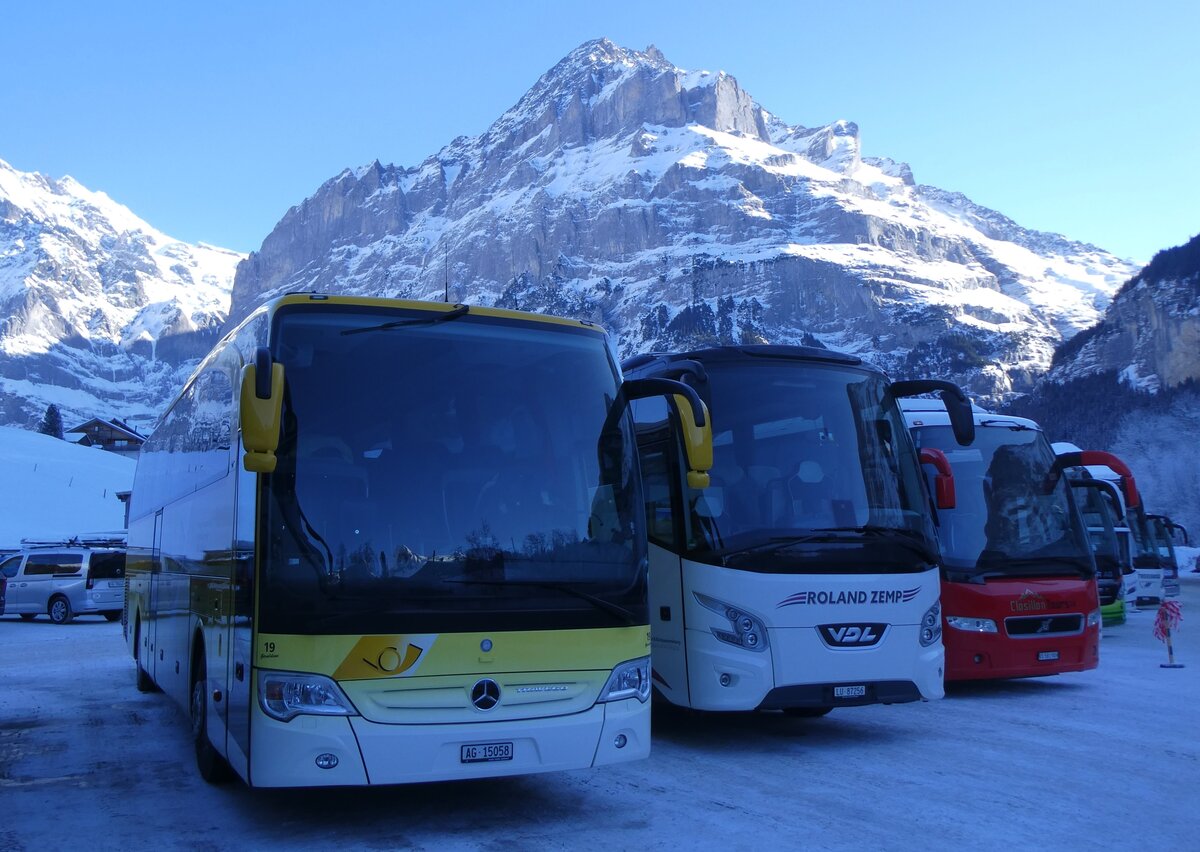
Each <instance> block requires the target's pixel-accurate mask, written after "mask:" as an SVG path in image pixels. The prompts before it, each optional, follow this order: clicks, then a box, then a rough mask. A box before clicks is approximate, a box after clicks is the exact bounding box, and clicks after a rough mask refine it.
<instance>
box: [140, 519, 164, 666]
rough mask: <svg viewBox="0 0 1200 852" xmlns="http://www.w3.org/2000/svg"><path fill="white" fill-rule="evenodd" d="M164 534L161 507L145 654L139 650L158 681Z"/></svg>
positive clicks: (156, 524)
mask: <svg viewBox="0 0 1200 852" xmlns="http://www.w3.org/2000/svg"><path fill="white" fill-rule="evenodd" d="M162 534H163V510H162V509H159V510H158V511H157V512H155V513H154V536H153V538H152V539H151V541H152V542H153V543H152V545H151V550H150V588H149V590H148V601H147V606H146V612H145V613H144V616H145V623H143V624H142V630H143V631H145V634H146V635H145V639H144V640H143V642H144V644H143V646H142V647H143V649H144V651H145V653H144V654H142V652H140V651H139V655H140V656H143V657H144V666H143V667H144V668H145V669H146V673H147V674H149V675H150V677H151V678H153V679H154V680H155V681H156V682H157V681H158V676H157V672H156V669H157V664H158V642H157V641H156V639H157V636H156V633H157V626H156V625H157V624H158V609H159V607H160V606H161V605H162V602H161V600H160V598H161V596H162V589H161V584H162Z"/></svg>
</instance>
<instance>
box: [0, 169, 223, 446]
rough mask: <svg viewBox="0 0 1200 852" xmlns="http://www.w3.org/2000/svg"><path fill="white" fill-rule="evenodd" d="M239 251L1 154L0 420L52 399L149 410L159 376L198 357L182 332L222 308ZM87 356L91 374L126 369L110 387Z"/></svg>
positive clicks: (69, 412)
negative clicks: (23, 168)
mask: <svg viewBox="0 0 1200 852" xmlns="http://www.w3.org/2000/svg"><path fill="white" fill-rule="evenodd" d="M241 257H242V256H241V255H239V254H237V253H235V252H231V251H228V250H225V249H221V248H217V247H214V246H210V245H197V246H193V245H189V244H187V243H183V242H181V241H179V240H175V239H172V238H171V237H169V236H167V235H166V234H163V233H162V232H161V231H159V230H158V229H156V228H154V227H153V226H151V225H149V224H148V223H146V222H145V221H143V220H141V219H140V218H138V217H137V216H136V215H135V214H134V213H133V212H132V211H130V210H129V208H127V207H125V206H124V205H122V204H119V203H118V202H116V201H114V200H113V199H111V198H110V197H109V196H108V195H106V194H105V193H103V192H94V191H92V190H89V189H87V188H86V187H84V186H83V185H82V184H80V183H79V182H78V181H76V180H75V179H74V178H71V177H65V178H62V179H60V180H54V179H52V178H48V177H46V176H44V175H40V174H37V173H25V172H20V171H18V170H17V169H15V168H13V167H12V166H11V165H9V164H8V163H6V162H4V161H2V160H0V307H2V308H3V310H4V313H5V315H6V316H7V317H8V319H7V320H6V321H5V322H4V324H3V325H2V326H0V391H3V402H2V407H0V422H17V423H28V422H29V421H30V420H31V419H34V418H36V417H38V416H40V414H41V412H42V411H44V409H45V405H47V404H49V402H51V401H54V402H64V403H65V410H64V414H65V415H66V416H67V417H72V416H78V417H85V416H92V415H96V414H103V415H112V414H118V415H122V416H126V417H137V416H138V415H141V416H142V417H144V418H149V417H152V416H153V415H154V414H155V413H156V411H157V408H158V406H160V405H161V402H162V399H161V395H162V394H163V392H164V388H162V387H161V386H160V383H161V382H163V381H175V380H176V379H175V378H171V379H167V378H166V376H168V375H170V376H174V372H175V370H176V369H177V368H180V366H181V364H182V362H183V361H186V360H187V359H188V358H192V359H194V358H195V357H197V356H198V355H199V354H200V352H199V351H197V350H198V349H199V348H200V346H201V345H202V344H197V343H194V342H190V341H191V338H194V337H197V336H199V337H204V336H205V335H207V336H208V337H210V338H211V336H212V335H213V334H214V333H215V332H216V330H217V329H218V328H219V327H220V325H221V323H222V322H223V321H224V320H225V318H226V316H227V315H228V311H229V300H230V291H231V288H232V278H233V271H234V268H235V266H236V264H237V262H238V261H239V260H240V259H241ZM164 339H170V340H169V341H168V346H167V347H166V349H167V351H166V352H160V351H159V342H160V341H162V340H164ZM97 354H99V355H100V357H101V359H102V361H103V362H104V365H102V366H101V367H100V374H101V375H102V374H103V373H105V372H107V373H109V374H110V375H121V376H123V377H125V379H124V380H123V384H122V388H121V390H120V391H119V392H118V393H116V395H115V396H112V395H111V394H112V388H110V387H107V386H106V385H105V384H104V383H103V382H102V381H101V379H100V378H99V377H98V375H97V374H96V372H95V369H94V368H95V367H96V366H97V365H96V364H95V363H94V360H95V357H96V356H97ZM164 359H165V360H164ZM158 360H164V362H163V363H161V364H160V363H155V362H156V361H158ZM105 366H106V367H107V369H105ZM55 387H57V388H61V389H65V390H68V391H71V392H70V393H66V394H62V393H59V392H58V391H55V390H53V388H55ZM64 396H65V397H66V399H63V397H64ZM114 409H115V410H114Z"/></svg>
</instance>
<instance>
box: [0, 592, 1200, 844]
mask: <svg viewBox="0 0 1200 852" xmlns="http://www.w3.org/2000/svg"><path fill="white" fill-rule="evenodd" d="M1182 586H1183V592H1182V594H1183V597H1182V602H1183V606H1184V611H1185V615H1184V622H1183V625H1182V629H1181V630H1180V631H1178V633H1177V634H1176V636H1175V639H1174V650H1175V655H1176V659H1177V660H1178V661H1180V662H1182V663H1184V664H1185V665H1186V666H1187V667H1186V668H1183V669H1164V668H1160V667H1159V666H1160V664H1161V663H1165V662H1166V661H1167V654H1166V650H1165V648H1164V646H1163V644H1162V643H1160V642H1158V641H1157V640H1155V639H1154V637H1153V635H1152V625H1153V620H1154V613H1152V612H1149V611H1143V612H1139V613H1134V614H1133V615H1131V616H1130V619H1129V621H1128V622H1127V623H1126V624H1123V625H1120V626H1118V627H1114V628H1108V629H1106V630H1105V631H1104V638H1103V640H1102V643H1101V652H1100V655H1101V659H1100V666H1099V668H1097V669H1094V670H1092V671H1087V672H1079V673H1074V674H1065V675H1062V676H1059V677H1050V678H1029V679H1025V680H1010V681H998V682H979V683H971V684H964V685H962V686H960V687H958V688H956V689H952V690H951V691H950V694H949V695H947V697H946V698H945V699H943V700H941V701H931V702H924V703H913V704H897V705H892V706H883V705H876V706H870V707H851V708H846V709H844V710H835V711H833V712H832V713H831V714H829V715H828V716H826V717H824V718H822V719H796V718H792V717H789V716H787V715H785V714H783V713H779V712H774V713H768V712H763V713H682V712H671V711H670V710H669V709H666V708H660V707H655V708H654V710H653V733H652V737H653V746H652V749H651V753H650V758H649V759H648V760H642V761H636V762H633V763H625V764H617V765H614V766H605V767H601V768H597V769H589V770H582V771H578V772H557V773H547V774H544V775H529V776H523V777H516V778H505V779H502V780H497V779H483V780H477V781H455V782H445V783H440V784H412V785H407V786H403V787H381V788H367V789H363V788H337V787H329V788H324V789H313V790H295V791H274V790H248V789H246V788H245V786H244V785H242V784H240V783H234V784H232V785H229V786H214V785H212V784H206V783H205V782H204V781H202V780H200V777H199V776H198V774H197V772H196V769H195V757H194V754H193V752H194V747H193V744H192V741H191V736H190V729H189V726H188V721H187V714H186V712H185V711H182V710H181V709H180V708H179V707H178V706H177V705H175V704H174V703H172V701H171V700H170V699H169V698H168V697H167V696H166V695H164V694H162V693H139V692H138V691H137V690H136V689H135V687H134V670H133V666H134V663H133V660H132V659H131V658H130V655H129V651H128V648H127V646H126V645H125V643H124V641H123V639H122V635H121V626H120V625H119V624H108V623H106V622H104V621H101V620H99V619H78V620H77V621H75V622H74V623H73V624H71V625H68V626H66V627H57V626H54V625H52V624H50V623H49V621H48V620H46V619H45V618H42V619H39V620H38V621H36V622H31V623H26V622H23V621H19V620H18V619H17V617H16V616H11V615H10V616H5V617H3V618H0V648H3V649H4V652H5V653H4V669H3V672H4V685H5V688H4V689H3V690H2V691H0V721H2V722H3V727H2V728H0V765H2V766H4V769H5V772H4V775H3V776H0V791H3V792H2V793H0V795H2V796H3V797H4V803H5V805H6V806H7V807H6V809H5V822H4V827H3V829H0V836H2V837H3V838H4V840H5V848H7V849H10V850H13V852H19V850H30V852H32V850H42V849H48V848H63V849H66V848H74V847H79V848H82V846H83V845H84V844H81V843H78V842H75V843H72V841H70V840H66V838H77V837H85V838H89V839H90V840H89V842H88V843H87V844H86V845H87V846H88V848H90V849H104V850H110V849H111V850H120V851H121V852H140V850H147V852H161V850H173V849H179V850H192V849H213V850H231V851H232V852H240V850H256V852H258V850H281V852H301V850H305V851H306V850H313V852H327V850H330V849H347V850H360V849H421V850H437V852H441V850H458V849H463V850H479V849H497V848H505V849H510V848H511V849H538V850H543V849H545V850H567V852H572V851H573V850H577V849H579V848H581V846H584V845H586V843H587V841H585V840H582V838H589V837H590V838H596V839H597V840H598V841H600V842H598V848H604V849H610V848H611V849H617V850H626V849H638V850H641V849H645V850H676V849H688V850H710V849H711V850H719V852H734V850H737V852H741V850H771V849H780V850H809V849H811V850H843V849H844V850H856V852H857V850H862V849H882V850H888V852H891V850H916V852H928V850H942V849H954V850H959V849H962V850H972V852H992V850H995V852H1014V850H1032V849H1048V850H1077V849H1078V850H1088V852H1099V850H1115V852H1130V850H1143V849H1145V850H1186V849H1194V848H1195V846H1196V844H1195V839H1196V822H1197V821H1196V816H1195V812H1194V811H1193V810H1192V807H1193V806H1192V804H1191V802H1190V800H1189V797H1190V796H1191V795H1192V794H1193V793H1194V791H1195V790H1197V789H1198V788H1200V738H1197V737H1196V733H1195V730H1196V721H1197V712H1196V708H1197V706H1198V704H1200V677H1197V676H1196V671H1195V670H1196V667H1197V666H1200V631H1198V630H1197V626H1196V623H1195V621H1193V619H1194V618H1195V616H1194V615H1193V613H1194V612H1195V611H1196V607H1197V606H1200V575H1196V574H1190V575H1186V576H1185V578H1184V580H1183V583H1182ZM135 802H136V803H139V804H136V805H135V804H133V803H135ZM140 803H145V804H140ZM1189 838H1190V839H1189ZM58 839H63V841H64V842H63V843H61V844H59V843H57V840H58Z"/></svg>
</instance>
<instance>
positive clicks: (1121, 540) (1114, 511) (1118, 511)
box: [1050, 441, 1141, 623]
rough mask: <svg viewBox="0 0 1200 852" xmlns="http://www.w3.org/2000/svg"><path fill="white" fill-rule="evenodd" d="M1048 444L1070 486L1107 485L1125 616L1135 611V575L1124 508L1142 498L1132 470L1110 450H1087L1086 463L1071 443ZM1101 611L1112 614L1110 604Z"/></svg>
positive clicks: (1107, 500) (1108, 505) (1106, 493)
mask: <svg viewBox="0 0 1200 852" xmlns="http://www.w3.org/2000/svg"><path fill="white" fill-rule="evenodd" d="M1050 446H1051V447H1053V449H1054V452H1055V454H1056V455H1057V456H1059V466H1060V467H1062V468H1063V470H1064V471H1066V473H1067V476H1068V481H1069V482H1070V483H1071V486H1072V487H1073V488H1074V487H1075V486H1076V485H1077V484H1078V483H1079V482H1083V481H1086V482H1099V483H1103V484H1104V485H1105V486H1107V487H1106V488H1105V489H1104V490H1103V491H1102V492H1101V493H1102V494H1103V495H1104V502H1105V503H1106V504H1107V507H1108V511H1109V514H1110V515H1111V517H1112V523H1113V532H1114V533H1115V534H1116V536H1117V553H1118V557H1119V562H1120V564H1121V597H1122V601H1123V603H1124V609H1125V613H1126V615H1128V614H1129V613H1134V612H1137V611H1138V607H1137V597H1138V594H1137V590H1138V575H1137V571H1135V570H1134V568H1133V551H1134V547H1135V545H1134V542H1133V533H1132V531H1131V530H1130V528H1129V520H1128V513H1127V512H1126V510H1125V506H1126V504H1127V503H1128V501H1129V499H1130V498H1131V497H1132V498H1133V499H1134V502H1136V501H1137V500H1139V499H1141V498H1140V495H1138V494H1137V485H1136V483H1135V482H1134V479H1133V473H1132V471H1130V470H1129V469H1128V467H1126V465H1125V463H1124V462H1122V461H1121V460H1120V459H1119V458H1117V457H1116V456H1114V455H1113V454H1112V453H1106V452H1101V451H1089V452H1088V453H1087V457H1088V459H1089V460H1091V461H1092V462H1093V463H1092V464H1087V465H1085V464H1083V463H1082V461H1081V459H1082V458H1083V456H1082V455H1081V454H1082V452H1083V451H1082V450H1080V449H1079V447H1077V446H1075V445H1074V444H1072V443H1069V442H1066V441H1056V442H1054V443H1053V444H1051V445H1050ZM1077 454H1078V455H1077ZM1109 464H1112V465H1115V466H1116V467H1117V468H1120V469H1121V470H1123V471H1125V473H1126V474H1128V475H1127V476H1123V475H1121V474H1117V473H1116V472H1115V471H1114V470H1113V468H1111V467H1109ZM1101 597H1102V598H1103V595H1102V596H1101ZM1101 610H1102V611H1103V612H1104V613H1105V614H1104V618H1105V619H1106V623H1107V619H1109V618H1111V616H1112V607H1110V608H1109V609H1108V610H1105V609H1104V607H1103V606H1101Z"/></svg>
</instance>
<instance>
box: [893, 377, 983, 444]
mask: <svg viewBox="0 0 1200 852" xmlns="http://www.w3.org/2000/svg"><path fill="white" fill-rule="evenodd" d="M888 390H889V392H890V393H891V395H892V396H893V397H895V398H896V399H899V398H900V397H905V396H921V395H922V394H927V393H936V394H937V395H938V396H939V397H940V398H941V400H942V403H943V404H945V406H946V413H947V414H948V415H950V428H951V429H952V430H954V440H956V441H957V442H958V445H959V446H960V447H966V446H970V445H971V444H973V443H974V442H975V415H974V414H973V413H972V411H971V400H969V399H967V395H966V394H965V393H964V392H963V389H962V388H960V387H959V386H958V385H956V384H954V382H947V381H942V380H941V379H914V380H912V381H904V382H892V384H891V386H890V387H889V389H888Z"/></svg>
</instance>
